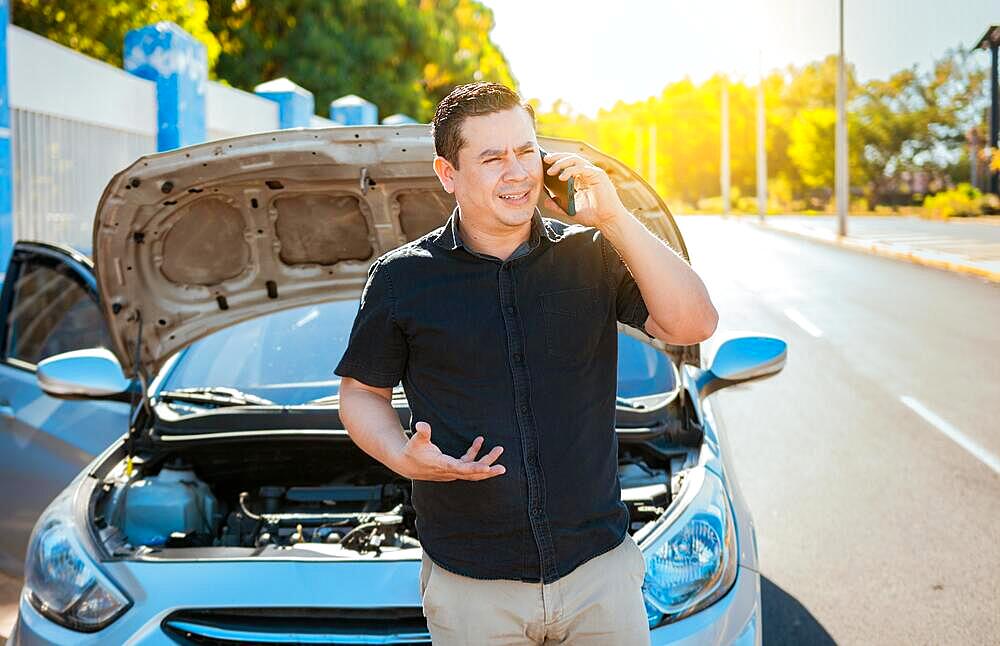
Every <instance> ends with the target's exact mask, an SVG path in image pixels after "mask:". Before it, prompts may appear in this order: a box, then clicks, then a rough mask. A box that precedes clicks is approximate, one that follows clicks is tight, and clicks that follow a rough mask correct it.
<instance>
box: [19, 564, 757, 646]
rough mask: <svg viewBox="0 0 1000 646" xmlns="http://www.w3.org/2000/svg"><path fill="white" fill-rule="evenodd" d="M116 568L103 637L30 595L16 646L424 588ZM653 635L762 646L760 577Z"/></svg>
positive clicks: (375, 569) (197, 568)
mask: <svg viewBox="0 0 1000 646" xmlns="http://www.w3.org/2000/svg"><path fill="white" fill-rule="evenodd" d="M115 565H121V566H123V567H122V569H124V570H126V571H127V573H126V572H121V573H117V572H116V573H115V574H117V575H119V576H117V577H116V579H117V580H118V581H131V582H132V583H133V585H132V586H127V587H128V592H129V595H130V596H131V597H132V599H133V600H134V601H135V605H134V606H133V607H132V608H130V609H129V610H128V612H126V613H125V614H124V615H123V616H122V617H121V618H119V619H118V620H117V621H115V622H114V623H112V624H111V625H110V626H108V627H107V628H105V629H104V630H101V631H99V632H96V633H89V634H88V633H79V632H74V631H71V630H67V629H65V628H62V627H60V626H58V625H56V624H55V623H53V622H51V621H50V620H48V619H47V618H45V617H43V616H42V615H40V614H39V613H38V612H37V611H36V610H35V609H34V607H33V606H32V605H31V603H30V602H29V601H28V600H27V597H26V596H25V595H24V594H23V593H22V595H21V601H20V607H19V615H18V619H17V624H16V625H15V627H14V631H13V632H12V633H11V635H10V639H9V642H8V644H9V645H10V646H19V645H22V644H24V645H31V646H33V645H35V644H81V645H83V644H143V645H161V644H162V645H164V646H176V644H177V642H176V641H175V640H174V639H173V638H171V637H170V636H169V635H168V634H167V633H166V632H165V631H164V629H163V627H162V626H161V623H162V622H163V620H164V618H165V617H167V616H168V615H170V614H171V613H173V612H174V611H176V610H179V609H184V608H186V609H191V608H199V607H203V608H219V607H233V608H241V607H242V608H247V607H275V606H285V607H308V606H316V605H324V606H330V607H341V608H346V607H354V608H365V607H369V608H378V607H386V606H419V605H420V599H419V592H418V586H417V583H416V581H417V577H418V573H419V567H420V564H419V562H412V561H402V562H396V563H391V564H390V563H380V564H371V563H330V564H320V563H309V562H287V561H286V562H271V563H256V564H254V567H251V568H248V567H246V565H247V564H246V563H240V562H215V563H209V562H201V563H175V564H150V563H130V564H122V563H119V564H115ZM331 566H332V567H336V568H337V569H336V570H334V569H332V567H331ZM115 569H117V568H115ZM155 570H159V571H158V572H157V571H155ZM320 571H322V572H320ZM140 580H142V581H154V580H155V581H156V582H157V585H156V587H157V593H156V594H155V596H151V595H148V594H146V593H145V592H143V591H141V590H137V589H136V587H135V586H136V584H137V581H140ZM409 583H412V585H410V584H409ZM318 601H319V602H320V603H317V602H318ZM650 637H651V641H652V644H654V645H658V644H699V645H704V644H738V645H739V646H759V645H760V643H761V607H760V575H759V574H758V573H757V572H755V571H753V570H750V569H747V568H743V567H741V568H740V569H739V574H738V575H737V577H736V583H735V584H734V585H733V589H732V590H730V591H729V593H728V594H726V596H724V597H723V598H722V599H720V600H719V601H718V602H716V603H715V604H713V605H712V606H710V607H708V608H706V609H704V610H702V611H701V612H699V613H697V614H695V615H692V616H690V617H687V618H685V619H682V620H680V621H677V622H675V623H672V624H668V625H666V626H662V627H660V628H656V629H654V630H652V631H651V633H650Z"/></svg>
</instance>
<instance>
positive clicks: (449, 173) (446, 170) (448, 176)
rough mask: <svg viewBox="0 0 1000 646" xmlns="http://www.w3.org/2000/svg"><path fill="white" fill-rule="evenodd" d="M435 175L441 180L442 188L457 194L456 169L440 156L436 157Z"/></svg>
mask: <svg viewBox="0 0 1000 646" xmlns="http://www.w3.org/2000/svg"><path fill="white" fill-rule="evenodd" d="M434 174H435V175H437V176H438V179H439V180H441V186H443V187H444V190H445V191H446V192H448V193H454V192H455V167H454V166H452V165H451V162H449V161H448V160H447V159H445V158H444V157H442V156H440V155H434Z"/></svg>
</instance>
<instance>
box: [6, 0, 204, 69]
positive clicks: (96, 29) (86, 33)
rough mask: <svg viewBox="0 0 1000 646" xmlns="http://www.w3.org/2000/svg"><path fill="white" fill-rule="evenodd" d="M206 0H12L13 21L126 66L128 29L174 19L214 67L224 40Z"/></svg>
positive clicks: (95, 56) (85, 51)
mask: <svg viewBox="0 0 1000 646" xmlns="http://www.w3.org/2000/svg"><path fill="white" fill-rule="evenodd" d="M207 19H208V3H207V2H206V0H151V1H149V2H140V1H136V0H132V1H123V0H60V2H51V0H13V2H12V3H11V20H12V22H13V23H14V24H15V25H17V26H18V27H23V28H24V29H28V30H30V31H33V32H35V33H36V34H40V35H42V36H45V37H46V38H48V39H50V40H54V41H56V42H57V43H61V44H63V45H66V46H67V47H71V48H73V49H75V50H77V51H78V52H81V53H84V54H87V55H88V56H92V57H94V58H97V59H100V60H102V61H104V62H106V63H110V64H111V65H114V66H115V67H121V66H122V48H123V45H124V43H125V34H126V33H127V32H128V31H129V30H131V29H136V28H139V27H145V26H146V25H150V24H153V23H156V22H160V21H164V20H166V21H170V22H174V23H177V24H178V25H179V26H181V27H183V28H184V29H185V30H186V31H187V32H188V33H190V34H191V35H192V36H194V37H195V38H196V39H198V40H199V41H200V42H201V43H202V44H203V45H205V50H206V54H207V56H208V67H209V70H211V69H212V66H213V65H214V64H215V60H216V58H218V56H219V41H218V40H216V38H215V36H214V35H212V32H210V31H209V30H208V27H207V26H206V21H207Z"/></svg>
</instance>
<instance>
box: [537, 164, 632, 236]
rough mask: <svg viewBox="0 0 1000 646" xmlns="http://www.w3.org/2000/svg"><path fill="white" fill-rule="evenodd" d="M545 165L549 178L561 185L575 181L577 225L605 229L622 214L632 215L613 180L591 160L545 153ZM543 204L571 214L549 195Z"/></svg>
mask: <svg viewBox="0 0 1000 646" xmlns="http://www.w3.org/2000/svg"><path fill="white" fill-rule="evenodd" d="M542 164H543V168H544V169H545V170H544V172H545V174H546V175H547V176H549V177H555V178H557V179H558V180H559V181H560V182H567V181H569V180H570V179H572V180H573V201H574V205H575V207H576V209H575V210H576V213H575V214H573V220H574V222H579V223H580V224H583V225H586V226H591V227H597V228H601V227H603V226H606V225H607V224H609V223H610V222H612V221H614V220H615V219H616V218H618V217H619V216H621V215H628V210H627V209H626V208H625V205H624V204H622V201H621V198H619V197H618V191H617V190H616V189H615V185H614V184H612V183H611V178H610V177H608V174H607V173H606V172H604V169H602V168H599V167H597V166H595V165H594V164H592V163H591V162H590V161H589V160H587V159H585V158H583V157H581V156H580V155H577V154H575V153H544V154H543V155H542ZM543 201H544V202H545V204H546V205H547V206H548V207H549V208H551V209H558V210H561V211H563V212H565V213H566V214H567V215H571V214H570V213H569V212H568V211H567V209H565V208H562V205H560V204H559V203H558V202H556V201H554V200H553V199H552V198H551V197H549V196H548V195H546V196H545V197H544V198H543Z"/></svg>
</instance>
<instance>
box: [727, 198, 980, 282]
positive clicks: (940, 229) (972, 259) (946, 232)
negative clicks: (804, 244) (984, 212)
mask: <svg viewBox="0 0 1000 646" xmlns="http://www.w3.org/2000/svg"><path fill="white" fill-rule="evenodd" d="M728 219H731V220H736V221H740V222H745V223H748V224H753V225H756V226H760V227H763V228H767V229H771V230H774V231H780V232H782V233H788V234H791V235H796V236H799V237H803V238H808V239H810V240H817V241H820V242H826V243H828V244H833V245H837V246H839V247H844V248H847V249H853V250H855V251H862V252H866V253H871V254H875V255H877V256H884V257H887V258H894V259H896V260H905V261H907V262H912V263H915V264H918V265H925V266H928V267H935V268H937V269H944V270H946V271H951V272H955V273H960V274H966V275H970V276H978V277H980V278H985V279H986V280H989V281H991V282H995V283H1000V226H997V225H998V224H1000V217H995V216H994V217H983V218H952V219H950V220H947V221H943V220H925V219H923V218H918V217H915V216H868V215H860V216H850V217H849V218H848V220H847V235H846V236H843V237H841V236H838V235H837V218H836V217H835V216H828V215H769V216H767V217H766V218H765V220H764V222H763V223H761V222H760V219H759V217H758V216H756V215H738V216H729V218H728Z"/></svg>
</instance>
